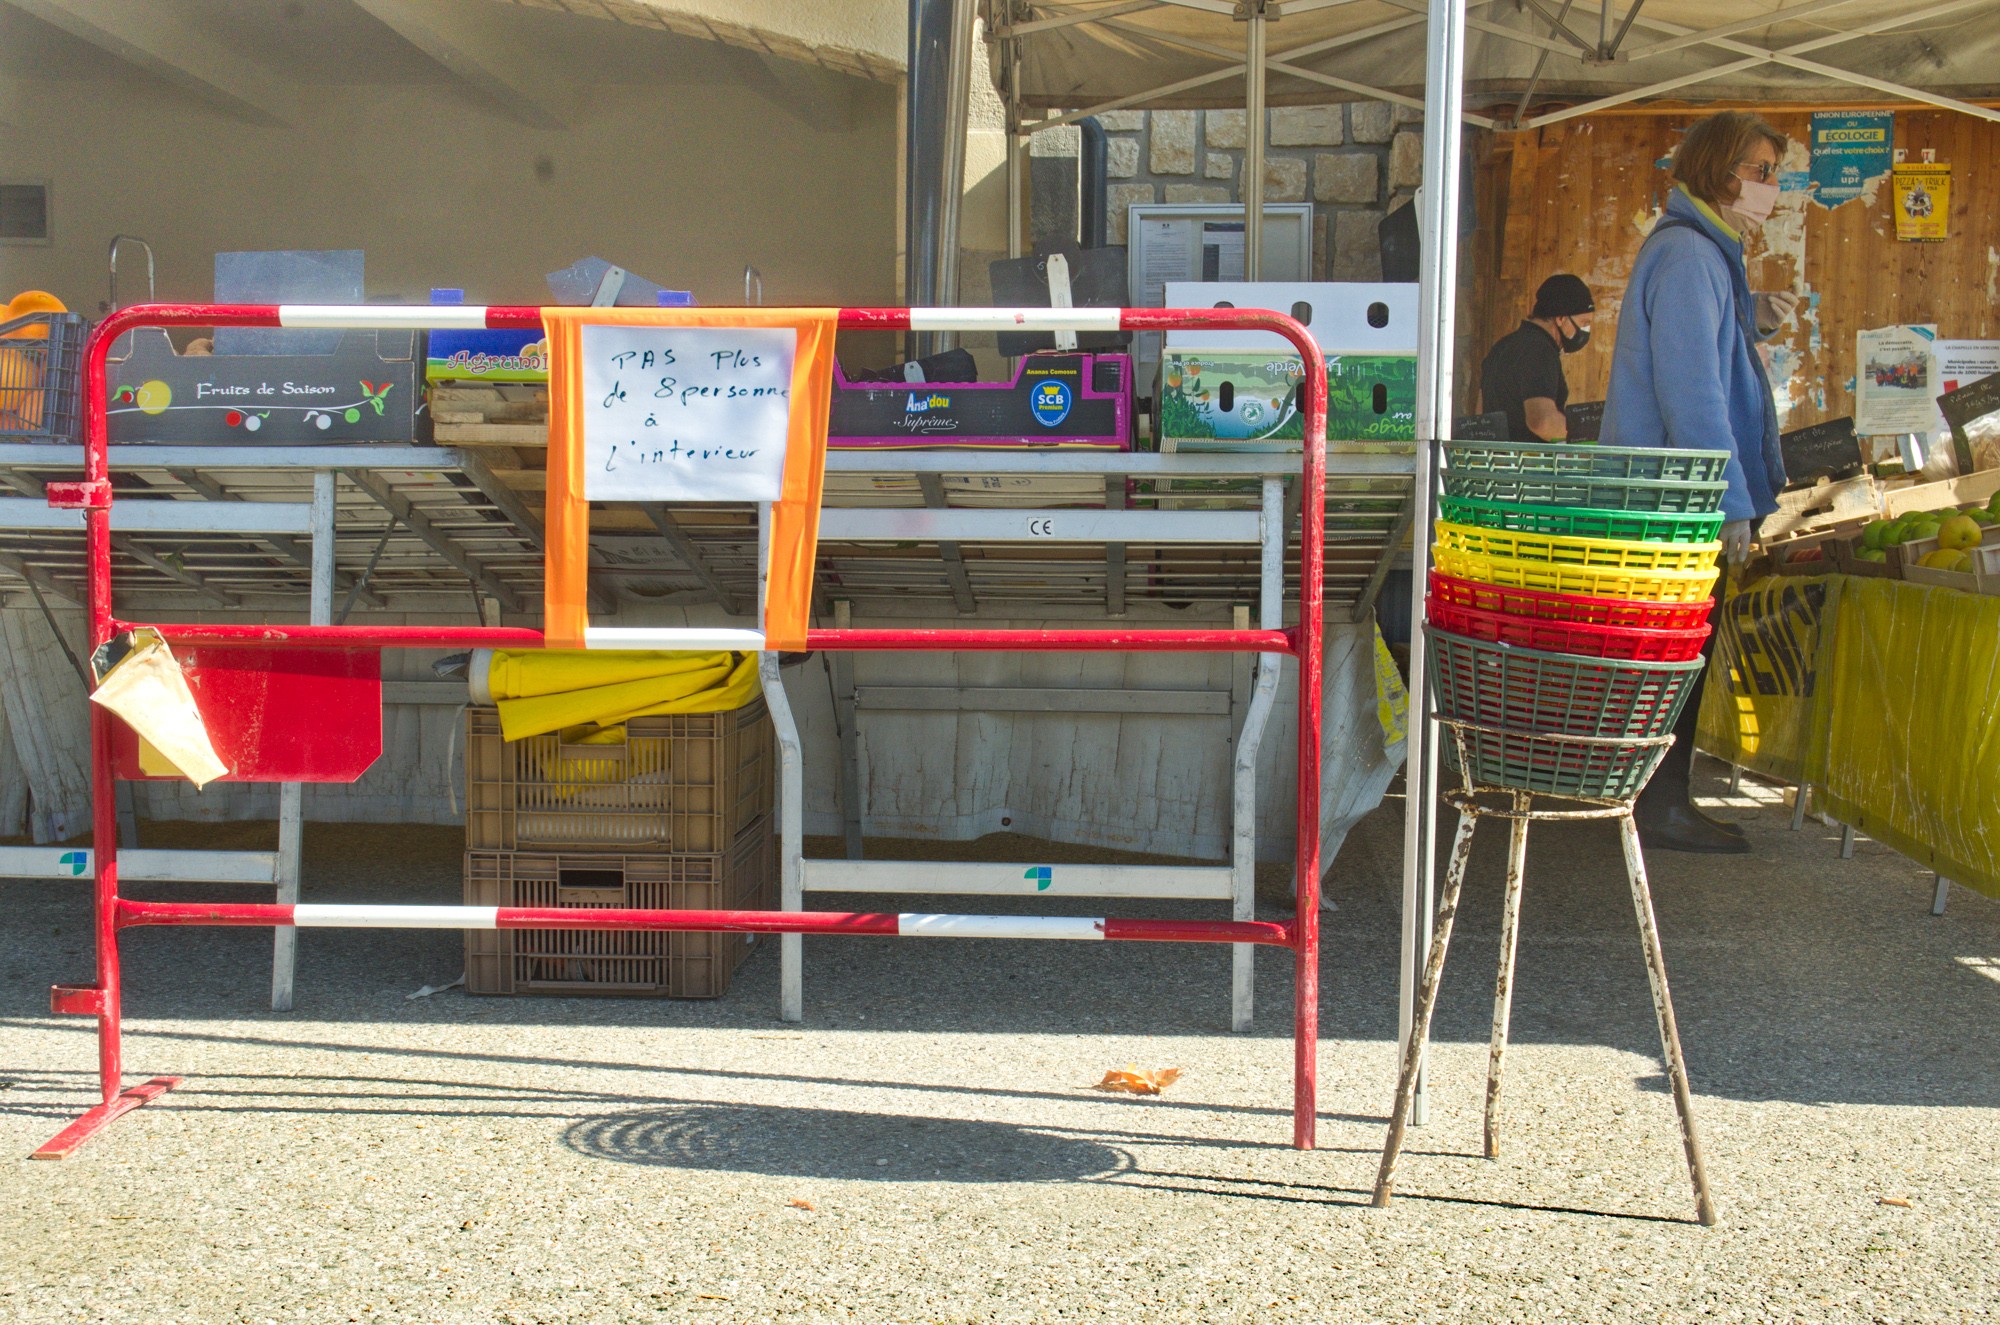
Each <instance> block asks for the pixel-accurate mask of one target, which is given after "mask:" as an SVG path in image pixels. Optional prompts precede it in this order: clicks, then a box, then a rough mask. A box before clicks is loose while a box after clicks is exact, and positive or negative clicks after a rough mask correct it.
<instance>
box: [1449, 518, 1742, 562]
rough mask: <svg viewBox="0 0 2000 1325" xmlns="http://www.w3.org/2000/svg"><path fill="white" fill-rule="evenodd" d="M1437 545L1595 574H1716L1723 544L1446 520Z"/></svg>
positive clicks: (1456, 550) (1475, 553) (1465, 551)
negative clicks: (1553, 531)
mask: <svg viewBox="0 0 2000 1325" xmlns="http://www.w3.org/2000/svg"><path fill="white" fill-rule="evenodd" d="M1435 528H1436V532H1437V546H1438V547H1439V548H1449V549H1451V550H1452V551H1455V552H1463V553H1468V554H1473V555H1478V556H1486V557H1505V558H1510V559H1512V560H1514V561H1537V562H1547V563H1549V564H1550V565H1555V566H1580V567H1585V568H1588V569H1592V570H1637V571H1697V570H1702V569H1713V568H1714V566H1715V558H1716V554H1717V553H1719V552H1721V550H1722V544H1721V543H1719V542H1704V543H1646V542H1636V541H1633V540H1631V539H1624V538H1572V537H1561V536H1557V535H1554V534H1530V533H1515V532H1513V531H1511V530H1505V529H1487V528H1482V527H1480V526H1478V525H1467V524H1454V523H1452V522H1451V521H1449V520H1440V521H1438V522H1437V525H1436V526H1435Z"/></svg>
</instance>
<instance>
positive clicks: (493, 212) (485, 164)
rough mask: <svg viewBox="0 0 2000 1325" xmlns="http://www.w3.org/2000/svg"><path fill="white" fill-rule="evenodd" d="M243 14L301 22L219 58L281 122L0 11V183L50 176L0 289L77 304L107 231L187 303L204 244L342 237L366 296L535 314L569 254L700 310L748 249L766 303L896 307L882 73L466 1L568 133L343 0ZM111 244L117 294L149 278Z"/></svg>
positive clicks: (94, 286)
mask: <svg viewBox="0 0 2000 1325" xmlns="http://www.w3.org/2000/svg"><path fill="white" fill-rule="evenodd" d="M259 8H260V9H261V10H262V11H264V13H265V14H266V15H271V14H277V13H279V12H283V13H284V14H286V15H290V14H292V12H293V11H299V13H300V14H301V15H302V16H301V17H299V18H297V20H296V21H297V22H299V23H303V24H306V25H308V26H312V25H319V27H318V28H317V29H315V30H314V31H312V32H310V33H305V34H300V35H291V34H288V33H287V32H285V31H281V30H274V31H271V32H263V31H262V30H261V29H260V30H258V32H257V33H256V34H253V35H256V36H257V40H258V42H260V43H261V49H254V50H252V49H245V50H244V51H243V52H242V55H243V58H244V59H245V60H246V61H254V62H255V64H256V73H257V74H258V76H259V77H260V78H261V79H262V80H263V82H264V84H265V85H268V86H269V88H270V89H271V91H270V95H269V99H270V100H271V101H273V102H275V103H276V108H277V110H278V113H279V114H280V115H281V116H282V117H283V120H282V122H277V121H274V122H264V123H260V122H256V120H255V117H253V116H251V115H247V114H244V113H242V112H241V111H240V110H230V109H225V108H222V107H220V106H218V105H216V104H214V103H213V101H212V100H210V99H205V98H204V97H202V96H200V95H198V94H196V93H195V92H191V91H189V90H187V89H186V88H183V87H181V86H177V85H175V84H174V83H171V82H169V81H166V80H165V79H164V78H160V77H155V76H154V75H153V74H151V73H148V72H145V71H142V70H141V69H139V68H138V67H136V66H135V65H132V64H127V63H125V62H124V61H121V60H118V59H116V58H114V57H113V56H111V55H109V54H107V53H105V52H103V51H101V50H99V49H98V48H97V47H95V46H93V45H90V44H87V43H85V42H83V41H81V40H79V39H77V38H75V37H72V36H70V35H69V34H67V33H65V32H62V31H60V30H58V29H56V28H55V27H53V26H50V25H47V24H44V23H41V22H40V21H39V20H36V19H33V18H30V17H29V16H28V15H27V14H26V13H24V12H23V11H21V10H18V9H15V8H14V7H12V6H7V5H0V123H4V125H5V127H4V129H0V179H14V178H31V179H46V180H48V181H49V182H50V185H51V194H52V208H51V210H52V219H53V229H54V242H53V243H51V244H49V245H46V246H6V247H0V293H6V292H11V291H12V290H14V289H17V288H21V287H41V288H46V289H49V290H52V291H54V292H55V293H56V294H58V295H59V296H61V297H62V298H63V299H64V300H65V301H66V302H68V303H70V304H71V306H72V307H74V308H78V309H80V310H85V311H95V310H96V309H97V308H98V307H99V302H100V301H101V300H102V299H104V297H105V294H106V270H105V246H106V244H107V242H108V241H109V239H110V238H111V236H112V235H113V234H115V233H118V232H121V231H122V232H127V233H131V234H136V235H139V236H141V237H143V238H145V239H147V240H149V241H151V243H152V245H153V247H154V249H155V251H156V252H157V254H158V259H159V294H160V296H161V297H162V298H170V299H171V298H189V299H200V298H207V297H208V296H209V295H210V293H211V290H212V277H213V262H214V254H215V253H216V252H217V251H218V250H230V249H274V248H361V249H365V250H366V251H367V255H368V294H369V296H370V297H371V298H380V299H385V300H411V299H415V300H422V299H423V298H425V297H426V295H427V292H428V290H429V288H430V287H431V286H434V285H451V286H461V287H464V288H465V289H466V291H467V295H468V298H469V299H472V300H475V301H480V302H512V301H519V302H530V303H532V302H540V301H541V300H543V299H545V298H546V291H545V287H544V285H543V282H542V275H543V273H545V272H549V271H553V270H556V269H557V268H559V267H563V266H566V265H567V264H568V263H570V262H571V261H573V260H575V259H576V258H579V257H582V256H585V255H587V254H597V255H600V256H603V257H605V258H608V259H610V260H612V261H614V262H617V263H620V264H622V265H625V266H627V267H629V268H630V269H632V270H633V271H636V272H639V273H641V274H644V275H646V276H648V277H650V278H652V279H654V280H657V281H659V282H661V283H662V284H665V285H669V286H674V287H686V288H691V289H693V290H694V291H695V293H696V295H697V297H698V298H699V299H700V300H701V301H702V302H704V303H721V302H734V301H738V300H740V299H741V297H742V289H743V285H742V271H743V267H744V265H745V264H746V263H748V264H754V265H755V266H757V267H758V268H760V269H761V270H762V272H763V275H764V283H765V294H766V300H767V302H773V303H776V302H786V301H797V302H804V303H811V302H843V301H844V302H850V303H877V302H880V303H886V302H889V301H890V299H891V298H892V295H893V291H894V287H895V275H894V270H893V263H894V233H895V217H894V211H893V208H894V200H895V191H896V183H895V181H896V170H897V160H896V151H897V147H896V124H895V104H896V94H895V89H894V88H893V87H891V86H888V85H885V84H883V83H880V82H870V81H866V80H862V79H849V78H839V77H837V76H834V75H829V74H825V73H824V72H822V71H818V70H808V71H807V72H808V73H809V74H810V77H805V78H800V79H796V80H788V79H785V78H783V77H780V76H777V75H774V73H773V69H774V67H776V66H774V65H773V63H772V62H770V61H768V60H764V59H760V57H757V56H754V55H751V54H749V53H748V52H744V51H739V50H734V49H732V48H729V47H724V46H721V45H718V44H716V43H713V42H701V41H695V40H691V39H688V38H684V37H678V36H674V35H672V34H670V33H665V32H659V31H649V30H646V29H641V28H635V27H631V26H628V25H624V24H617V23H606V22H601V21H596V20H592V19H587V18H580V17H575V16H572V15H567V14H561V13H550V12H545V11H540V10H534V9H527V8H521V7H516V6H512V5H481V6H479V7H478V23H479V24H480V27H479V32H480V34H481V35H482V37H483V38H484V39H486V40H490V41H493V42H500V43H504V44H505V45H506V46H507V48H508V49H509V50H511V51H512V52H514V53H515V56H516V57H517V58H518V60H519V62H520V64H521V68H522V70H523V72H522V74H521V75H520V77H521V81H522V82H523V84H524V85H525V86H528V87H530V88H531V90H532V93H533V97H534V100H535V101H536V102H537V103H539V104H540V105H542V106H544V107H547V108H549V109H551V110H552V111H553V112H554V113H555V114H557V115H558V116H560V117H561V120H562V122H563V124H564V127H563V128H560V129H549V128H531V127H528V126H527V125H526V124H525V123H524V122H523V118H522V117H521V115H519V114H518V113H513V112H512V111H510V108H509V107H508V106H507V105H506V104H505V102H504V100H501V99H496V98H494V97H491V96H488V95H484V94H482V93H481V92H479V91H478V90H476V89H474V88H472V87H470V86H468V85H466V84H464V83H462V82H460V81H458V80H456V79H455V78H454V77H453V76H452V75H451V74H450V73H449V72H447V71H446V70H445V69H444V68H443V67H442V66H441V65H438V64H436V63H435V62H433V61H431V60H430V59H429V58H428V57H427V56H424V55H423V54H422V53H421V52H419V51H417V50H416V49H415V48H414V47H413V46H410V45H409V44H408V43H406V42H404V41H403V40H402V39H401V38H400V37H398V36H397V35H396V34H395V33H394V32H392V31H390V30H389V29H388V28H387V27H385V26H383V25H381V24H379V23H376V22H375V21H374V20H373V19H370V18H368V17H367V16H366V14H365V13H364V12H363V11H361V10H360V9H359V8H358V7H353V6H347V5H331V4H329V5H319V4H314V5H311V6H304V7H301V6H286V7H282V11H281V7H280V6H276V5H269V6H260V7H259ZM266 21H268V22H272V23H276V22H279V21H280V20H278V19H275V18H269V19H267V20H266ZM209 35H212V36H213V37H214V39H215V40H218V41H230V40H236V39H237V34H234V33H224V32H220V31H217V32H214V33H212V34H209ZM281 38H283V39H284V40H283V41H282V42H281V41H280V39H281ZM242 40H243V41H244V42H249V40H250V38H249V37H243V38H242ZM315 46H323V47H326V49H324V50H323V51H321V52H320V53H319V55H318V56H317V57H314V56H312V55H311V54H310V53H311V52H312V50H313V48H314V47H315ZM780 72H782V71H780ZM133 256H134V258H135V260H134V262H133V264H132V265H131V266H128V267H127V268H126V269H125V274H124V276H123V277H122V282H123V283H122V284H121V293H122V294H124V297H125V298H126V299H127V300H129V299H131V298H134V297H139V296H141V295H142V294H143V290H144V285H143V264H142V263H139V262H137V261H136V255H133ZM134 273H137V275H138V276H139V279H137V280H135V279H132V277H133V274H134ZM127 291H129V292H130V293H125V292H127Z"/></svg>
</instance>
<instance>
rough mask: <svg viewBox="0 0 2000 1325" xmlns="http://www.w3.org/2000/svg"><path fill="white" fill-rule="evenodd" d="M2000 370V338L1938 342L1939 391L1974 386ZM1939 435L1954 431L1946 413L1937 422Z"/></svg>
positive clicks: (1942, 392) (1939, 392) (1940, 392)
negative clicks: (1983, 378) (1945, 416)
mask: <svg viewBox="0 0 2000 1325" xmlns="http://www.w3.org/2000/svg"><path fill="white" fill-rule="evenodd" d="M1995 373H2000V340H1941V341H1939V342H1938V343H1937V394H1938V395H1940V396H1941V395H1943V394H1944V393H1945V392H1947V391H1956V390H1958V389H1959V388H1960V387H1962V386H1971V385H1972V384H1973V383H1974V382H1977V381H1978V380H1979V379H1980V378H1982V377H1991V376H1992V375H1993V374H1995ZM1935 427H1936V431H1937V434H1938V436H1940V437H1942V436H1945V435H1946V434H1948V433H1950V432H1951V425H1950V424H1949V423H1946V422H1945V419H1944V415H1942V414H1940V415H1938V417H1937V421H1936V424H1935Z"/></svg>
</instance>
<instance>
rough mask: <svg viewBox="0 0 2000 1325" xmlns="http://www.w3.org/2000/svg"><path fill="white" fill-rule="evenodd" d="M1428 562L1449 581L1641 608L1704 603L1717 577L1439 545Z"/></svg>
mask: <svg viewBox="0 0 2000 1325" xmlns="http://www.w3.org/2000/svg"><path fill="white" fill-rule="evenodd" d="M1432 560H1433V561H1434V562H1435V563H1436V565H1437V568H1438V569H1439V570H1441V571H1443V572H1444V573H1445V574H1446V575H1449V576H1451V577H1453V578H1454V579H1460V580H1472V581H1475V582H1477V583H1480V584H1491V585H1500V586H1504V587H1507V588H1512V589H1538V590H1541V591H1543V592H1546V593H1555V594H1570V595H1576V596H1580V597H1584V598H1630V599H1633V600H1636V601H1638V602H1642V603H1696V602H1704V601H1706V599H1707V598H1708V596H1709V592H1710V590H1712V589H1714V587H1715V581H1716V577H1717V576H1718V575H1719V574H1720V571H1719V570H1718V569H1717V568H1716V567H1714V566H1710V567H1709V568H1708V569H1707V570H1693V571H1650V570H1617V569H1600V568H1594V567H1585V566H1564V565H1553V564H1550V563H1548V562H1544V561H1522V560H1519V559H1518V558H1515V557H1496V556H1488V555H1486V554H1484V553H1478V552H1465V551H1461V550H1460V549H1458V548H1455V547H1448V546H1443V545H1440V546H1439V547H1437V548H1435V549H1434V550H1433V552H1432Z"/></svg>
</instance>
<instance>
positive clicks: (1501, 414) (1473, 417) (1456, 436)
mask: <svg viewBox="0 0 2000 1325" xmlns="http://www.w3.org/2000/svg"><path fill="white" fill-rule="evenodd" d="M1451 437H1452V440H1453V441H1455V442H1504V441H1506V440H1507V411H1505V410H1494V411H1493V412H1492V413H1491V414H1467V415H1464V416H1462V417H1460V418H1457V419H1454V420H1452V424H1451Z"/></svg>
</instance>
